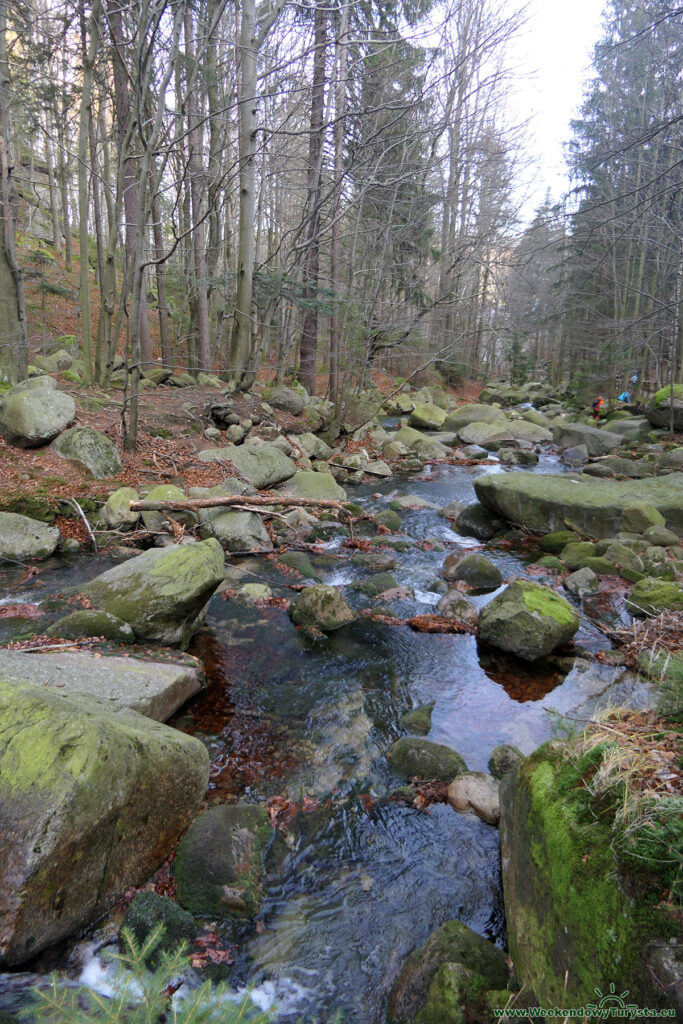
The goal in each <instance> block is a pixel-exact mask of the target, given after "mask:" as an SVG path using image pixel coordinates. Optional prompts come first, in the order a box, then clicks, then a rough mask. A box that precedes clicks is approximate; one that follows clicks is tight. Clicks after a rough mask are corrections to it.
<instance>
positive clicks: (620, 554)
mask: <svg viewBox="0 0 683 1024" xmlns="http://www.w3.org/2000/svg"><path fill="white" fill-rule="evenodd" d="M603 557H605V558H606V559H607V561H608V562H611V563H612V565H615V566H616V567H617V569H618V570H619V573H620V575H621V576H623V577H624V579H631V580H632V581H635V580H637V579H639V578H640V576H642V574H643V571H644V566H643V560H642V558H640V556H639V555H638V554H637V553H636V552H635V551H632V550H631V548H630V547H627V546H626V545H625V544H620V543H619V542H618V541H615V542H614V543H613V544H610V545H609V546H608V547H607V548H606V549H605V552H604V556H603Z"/></svg>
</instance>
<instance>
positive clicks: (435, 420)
mask: <svg viewBox="0 0 683 1024" xmlns="http://www.w3.org/2000/svg"><path fill="white" fill-rule="evenodd" d="M445 419H446V413H445V411H444V410H443V409H439V407H438V406H437V405H428V404H427V403H425V402H418V403H417V405H416V406H415V408H414V409H413V411H412V412H411V414H410V416H409V417H408V425H409V426H411V427H415V428H416V429H417V430H440V429H441V426H442V425H443V421H444V420H445Z"/></svg>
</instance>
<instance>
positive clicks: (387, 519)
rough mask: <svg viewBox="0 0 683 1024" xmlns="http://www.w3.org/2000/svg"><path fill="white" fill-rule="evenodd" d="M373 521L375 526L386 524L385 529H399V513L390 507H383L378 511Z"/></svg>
mask: <svg viewBox="0 0 683 1024" xmlns="http://www.w3.org/2000/svg"><path fill="white" fill-rule="evenodd" d="M375 523H376V524H377V526H386V528H387V530H394V531H398V530H400V529H401V517H400V515H399V514H398V512H394V511H393V509H390V508H387V509H385V510H384V511H383V512H378V513H377V515H376V516H375Z"/></svg>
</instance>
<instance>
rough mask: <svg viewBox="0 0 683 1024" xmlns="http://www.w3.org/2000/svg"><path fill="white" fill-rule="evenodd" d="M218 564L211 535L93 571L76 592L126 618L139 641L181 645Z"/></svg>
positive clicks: (198, 620) (198, 618)
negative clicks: (191, 542)
mask: <svg viewBox="0 0 683 1024" xmlns="http://www.w3.org/2000/svg"><path fill="white" fill-rule="evenodd" d="M224 564H225V559H224V555H223V549H222V547H221V546H220V544H219V543H218V541H217V540H215V539H210V540H205V541H202V542H201V543H199V544H188V545H173V546H171V547H168V548H162V549H160V548H151V549H150V550H149V551H143V553H142V554H140V555H137V556H136V557H135V558H132V559H131V560H130V561H128V562H123V563H121V564H120V565H116V566H114V568H113V569H109V570H108V571H107V572H105V573H102V575H101V576H97V577H96V578H95V579H94V580H91V582H90V583H88V584H86V586H85V587H83V588H82V592H83V594H84V595H85V596H86V597H87V598H89V599H90V601H91V602H92V604H93V607H94V608H98V609H100V610H102V611H106V612H109V613H110V614H111V615H114V616H115V617H116V618H118V619H122V620H123V621H124V622H127V623H129V625H131V626H132V627H133V630H134V632H135V636H136V638H137V639H138V640H139V641H150V642H153V643H162V644H169V645H176V644H177V645H180V646H185V645H187V643H189V641H190V638H191V637H192V636H193V635H194V633H196V631H197V630H198V629H199V627H200V626H201V624H202V623H203V621H204V617H205V615H206V609H207V607H208V603H209V601H210V599H211V596H212V595H213V593H214V591H215V590H216V588H217V587H218V585H219V583H221V582H222V581H223V571H224Z"/></svg>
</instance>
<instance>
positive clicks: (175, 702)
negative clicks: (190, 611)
mask: <svg viewBox="0 0 683 1024" xmlns="http://www.w3.org/2000/svg"><path fill="white" fill-rule="evenodd" d="M0 678H2V679H4V680H6V681H7V682H29V683H33V684H34V685H36V686H48V687H55V688H57V689H58V690H59V692H60V693H63V694H65V695H66V696H69V697H95V698H96V699H97V700H99V701H101V702H102V703H103V704H105V705H107V707H108V708H109V710H111V711H121V710H124V709H125V710H129V711H137V712H138V714H141V715H145V716H146V717H147V718H153V719H155V721H157V722H165V721H166V719H167V718H170V716H171V715H172V714H173V713H174V711H177V710H178V708H180V707H182V705H183V704H184V703H185V702H186V701H187V700H189V699H190V697H192V696H193V695H194V694H195V693H198V692H199V690H201V689H202V686H203V684H202V681H201V679H200V674H199V669H198V667H196V666H194V665H191V664H189V663H188V664H175V665H174V664H166V663H164V662H160V661H139V660H137V659H135V658H117V657H97V656H96V655H95V654H92V653H90V652H89V651H81V652H69V651H52V652H45V653H44V654H24V653H23V652H22V651H4V650H0Z"/></svg>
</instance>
